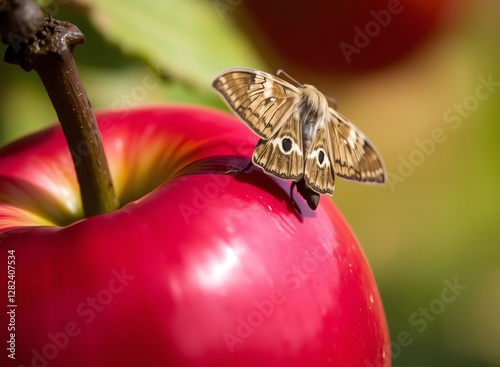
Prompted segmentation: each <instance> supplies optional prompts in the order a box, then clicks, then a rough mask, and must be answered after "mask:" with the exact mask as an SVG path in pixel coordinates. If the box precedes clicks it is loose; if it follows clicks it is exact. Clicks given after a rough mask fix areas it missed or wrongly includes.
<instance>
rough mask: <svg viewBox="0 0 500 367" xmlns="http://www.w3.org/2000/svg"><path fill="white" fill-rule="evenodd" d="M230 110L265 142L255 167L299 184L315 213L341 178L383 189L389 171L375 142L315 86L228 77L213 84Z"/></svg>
mask: <svg viewBox="0 0 500 367" xmlns="http://www.w3.org/2000/svg"><path fill="white" fill-rule="evenodd" d="M213 87H214V88H215V89H216V90H217V92H219V94H220V95H221V96H222V98H223V99H224V101H225V102H226V103H227V105H228V106H229V108H230V109H231V110H233V112H234V113H235V114H236V115H238V117H239V118H240V119H241V120H243V122H245V123H246V124H247V125H248V127H249V128H251V129H252V130H253V132H254V133H256V134H257V135H258V136H259V137H260V141H259V142H258V144H257V146H256V147H255V150H254V152H253V155H252V162H253V163H254V164H255V165H257V166H259V167H261V168H262V169H263V170H264V171H265V172H267V173H269V174H271V175H274V176H276V177H280V178H285V179H290V180H293V181H295V184H293V185H292V186H291V188H292V189H293V187H294V186H296V187H297V190H298V191H299V193H300V194H301V195H302V196H303V197H304V198H305V199H306V201H307V202H308V205H309V207H311V208H312V209H316V207H317V205H318V203H319V194H330V195H332V194H333V190H334V188H335V176H339V177H342V178H344V179H347V180H351V181H355V182H359V183H374V184H382V183H384V182H385V169H384V165H383V163H382V159H381V158H380V156H379V154H378V153H377V152H376V150H375V148H374V147H373V145H372V144H371V143H370V141H369V140H368V139H367V138H366V137H365V136H364V134H363V133H362V132H361V131H360V130H359V129H358V128H357V127H356V126H354V124H353V123H352V122H350V121H349V120H347V119H346V118H345V117H344V116H342V115H341V114H340V113H338V112H337V111H336V110H335V109H334V108H332V107H330V106H329V105H328V100H327V98H326V97H325V96H324V95H323V94H322V93H321V92H320V91H319V90H317V89H316V88H315V87H313V86H312V85H308V84H304V85H299V86H294V85H292V84H290V83H288V82H286V81H284V80H282V79H280V78H278V77H276V76H274V75H271V74H268V73H265V72H263V71H259V70H255V69H247V68H233V69H228V70H226V71H224V72H222V73H221V74H220V75H219V76H217V77H216V78H215V80H214V82H213Z"/></svg>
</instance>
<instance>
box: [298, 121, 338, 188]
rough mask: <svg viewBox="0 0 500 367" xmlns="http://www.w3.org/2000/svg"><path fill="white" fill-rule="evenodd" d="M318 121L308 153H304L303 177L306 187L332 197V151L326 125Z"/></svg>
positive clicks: (326, 122) (324, 122)
mask: <svg viewBox="0 0 500 367" xmlns="http://www.w3.org/2000/svg"><path fill="white" fill-rule="evenodd" d="M328 123H329V121H325V120H323V121H320V122H319V123H318V126H317V127H316V133H315V135H314V139H313V141H312V144H311V147H310V148H309V151H308V152H307V153H306V160H305V168H304V177H305V180H306V184H307V186H309V187H310V188H311V189H313V190H314V191H316V192H318V193H320V194H330V195H333V190H334V189H335V174H334V169H333V155H332V153H333V150H332V143H331V138H330V134H329V131H328V127H327V124H328Z"/></svg>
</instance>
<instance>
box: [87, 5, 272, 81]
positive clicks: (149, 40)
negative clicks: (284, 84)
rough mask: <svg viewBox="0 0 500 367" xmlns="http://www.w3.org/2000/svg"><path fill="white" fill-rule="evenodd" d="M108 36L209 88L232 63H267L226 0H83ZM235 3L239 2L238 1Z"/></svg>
mask: <svg viewBox="0 0 500 367" xmlns="http://www.w3.org/2000/svg"><path fill="white" fill-rule="evenodd" d="M85 3H86V4H87V6H88V8H89V9H90V16H91V19H92V21H93V22H94V23H95V25H96V27H97V28H98V29H100V30H101V32H102V33H103V35H104V37H106V38H107V39H108V40H110V41H111V42H114V43H116V44H118V45H119V46H120V47H121V48H122V49H123V50H124V51H125V52H129V53H132V54H135V55H139V56H141V57H143V58H145V59H146V60H147V61H148V62H149V63H150V64H151V65H152V66H153V67H154V68H155V69H161V70H165V73H166V74H167V75H168V76H169V77H170V78H172V79H175V80H178V81H181V82H183V83H186V84H188V85H192V86H194V87H196V88H201V89H208V88H210V85H211V81H212V79H213V78H214V77H215V76H216V75H217V74H218V73H220V72H221V71H222V70H224V69H226V68H228V67H234V66H247V67H254V68H263V67H262V65H263V62H262V61H261V60H260V59H259V57H258V56H257V53H256V52H255V50H253V49H252V47H251V46H250V44H249V42H248V41H247V40H246V39H245V37H244V36H243V34H242V33H241V32H240V31H239V30H238V29H237V28H236V27H235V25H234V24H233V23H232V20H231V17H230V12H231V11H233V10H234V7H236V6H238V5H229V4H230V2H226V1H225V0H213V1H204V0H170V1H154V0H106V1H97V0H85ZM232 3H233V4H236V3H235V2H234V1H233V2H232Z"/></svg>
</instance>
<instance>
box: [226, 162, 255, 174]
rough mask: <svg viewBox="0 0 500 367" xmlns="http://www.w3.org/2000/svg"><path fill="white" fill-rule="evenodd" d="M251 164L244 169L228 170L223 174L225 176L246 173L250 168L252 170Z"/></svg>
mask: <svg viewBox="0 0 500 367" xmlns="http://www.w3.org/2000/svg"><path fill="white" fill-rule="evenodd" d="M252 165H253V162H252V161H250V162H249V163H248V164H247V166H246V167H245V168H240V169H230V170H228V171H226V172H224V173H226V174H239V173H243V172H246V171H248V170H249V169H250V168H252Z"/></svg>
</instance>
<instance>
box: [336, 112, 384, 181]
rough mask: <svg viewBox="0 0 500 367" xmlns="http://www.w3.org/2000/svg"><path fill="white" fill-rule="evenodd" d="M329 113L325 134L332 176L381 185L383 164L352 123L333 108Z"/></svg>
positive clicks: (368, 142)
mask: <svg viewBox="0 0 500 367" xmlns="http://www.w3.org/2000/svg"><path fill="white" fill-rule="evenodd" d="M329 111H330V121H329V122H328V130H329V134H330V138H331V141H332V148H333V156H332V158H333V168H334V170H335V174H336V175H337V176H339V177H342V178H345V179H347V180H351V181H356V182H360V183H374V184H383V183H384V182H385V177H386V174H385V168H384V164H383V162H382V158H381V157H380V155H379V154H378V153H377V151H376V150H375V148H374V147H373V145H372V144H371V143H370V141H369V140H368V139H367V138H366V137H365V136H364V134H363V133H362V132H361V131H360V130H359V129H358V128H357V127H356V126H354V124H353V123H352V122H350V121H349V120H347V119H346V118H345V117H343V116H342V115H341V114H339V113H338V112H337V111H335V110H334V109H333V108H329Z"/></svg>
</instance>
